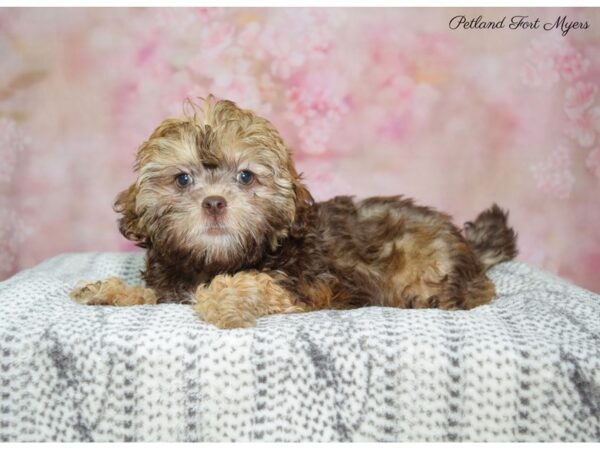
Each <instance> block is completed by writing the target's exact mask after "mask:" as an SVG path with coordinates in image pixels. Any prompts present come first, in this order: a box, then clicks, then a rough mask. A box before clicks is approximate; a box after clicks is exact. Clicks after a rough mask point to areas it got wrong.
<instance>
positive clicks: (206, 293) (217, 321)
mask: <svg viewBox="0 0 600 450" xmlns="http://www.w3.org/2000/svg"><path fill="white" fill-rule="evenodd" d="M196 301H197V304H196V306H195V309H196V311H197V312H198V313H199V314H200V316H201V317H202V318H203V319H204V320H205V321H206V322H209V323H212V324H213V325H216V326H217V327H219V328H245V327H251V326H253V325H254V324H255V323H256V319H257V318H258V317H262V316H266V315H268V314H277V313H295V312H302V311H304V308H302V307H301V306H299V305H296V304H295V302H294V298H293V296H292V295H291V294H290V293H289V292H288V291H286V290H285V289H284V288H282V287H281V286H279V285H277V284H276V282H275V280H274V279H273V278H272V277H271V276H270V275H268V274H266V273H259V272H256V271H247V272H238V273H236V274H235V275H233V276H231V275H217V276H216V277H215V278H213V280H212V282H211V283H210V285H209V286H206V285H201V286H199V287H198V289H197V290H196Z"/></svg>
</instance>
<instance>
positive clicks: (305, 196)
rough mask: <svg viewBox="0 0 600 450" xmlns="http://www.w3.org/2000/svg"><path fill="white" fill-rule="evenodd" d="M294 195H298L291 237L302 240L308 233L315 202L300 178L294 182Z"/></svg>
mask: <svg viewBox="0 0 600 450" xmlns="http://www.w3.org/2000/svg"><path fill="white" fill-rule="evenodd" d="M294 193H295V194H296V213H295V216H294V222H292V226H291V228H290V235H291V236H292V237H293V238H300V237H302V236H304V234H305V233H306V230H307V227H308V219H309V216H310V213H311V210H312V207H313V205H314V203H315V200H314V199H313V197H312V195H310V192H309V191H308V189H307V188H306V186H305V185H304V184H303V183H301V182H300V177H297V178H296V181H294Z"/></svg>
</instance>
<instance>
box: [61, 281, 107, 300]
mask: <svg viewBox="0 0 600 450" xmlns="http://www.w3.org/2000/svg"><path fill="white" fill-rule="evenodd" d="M101 287H102V281H96V282H95V283H90V282H89V281H80V282H79V283H77V284H76V285H75V287H74V288H73V289H72V290H71V292H69V297H71V299H73V300H74V301H76V302H77V303H81V304H82V305H105V304H106V302H102V301H101V300H102V298H101V297H99V296H98V293H99V292H100V289H101Z"/></svg>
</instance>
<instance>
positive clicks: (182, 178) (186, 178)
mask: <svg viewBox="0 0 600 450" xmlns="http://www.w3.org/2000/svg"><path fill="white" fill-rule="evenodd" d="M175 182H176V183H177V186H179V187H182V188H184V187H186V186H189V185H190V184H192V177H191V176H190V175H188V174H187V173H180V174H179V175H177V177H176V178H175Z"/></svg>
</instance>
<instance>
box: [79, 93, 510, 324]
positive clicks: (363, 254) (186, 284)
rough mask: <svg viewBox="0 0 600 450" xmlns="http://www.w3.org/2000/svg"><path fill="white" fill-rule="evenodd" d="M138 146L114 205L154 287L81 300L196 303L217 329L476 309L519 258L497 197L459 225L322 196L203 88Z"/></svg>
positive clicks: (263, 135)
mask: <svg viewBox="0 0 600 450" xmlns="http://www.w3.org/2000/svg"><path fill="white" fill-rule="evenodd" d="M202 109H203V110H202V111H201V112H200V113H198V114H196V113H194V115H193V117H187V118H183V119H167V120H165V121H164V122H163V123H162V124H161V125H160V126H159V127H158V128H157V129H156V130H155V131H154V133H152V135H151V136H150V139H148V140H147V141H146V142H145V143H144V144H143V145H142V146H141V147H140V149H139V151H138V155H137V164H136V171H137V173H138V177H137V180H136V182H135V183H133V184H132V185H131V186H130V187H129V188H128V189H126V190H125V191H123V192H121V193H120V194H119V196H118V198H117V201H116V203H115V210H116V211H117V212H118V213H120V214H121V218H120V220H119V228H120V230H121V233H123V235H124V236H125V237H127V238H128V239H130V240H132V241H134V242H136V243H137V245H139V246H140V247H144V248H146V249H147V253H146V258H147V265H146V270H145V271H144V272H143V277H144V280H145V281H146V284H147V287H146V288H144V287H141V286H127V285H125V284H124V283H123V282H122V281H121V280H119V279H117V278H110V279H108V280H104V281H99V282H95V283H91V284H80V285H78V286H77V287H76V288H75V289H74V290H73V291H72V292H71V296H72V298H74V299H75V300H76V301H78V302H81V303H86V304H110V305H132V304H144V303H156V302H158V303H160V302H179V303H193V304H195V308H196V310H197V311H198V312H199V314H200V316H201V317H202V318H203V319H204V320H206V321H208V322H210V323H213V324H215V325H216V326H218V327H222V328H234V327H248V326H252V325H254V323H255V321H256V319H257V318H258V317H261V316H264V315H267V314H276V313H289V312H302V311H312V310H317V309H324V308H336V309H343V308H356V307H360V306H369V305H378V306H394V307H399V308H442V309H469V308H474V307H476V306H478V305H483V304H485V303H488V302H490V300H492V298H493V297H494V293H495V292H494V285H493V284H492V282H491V281H490V280H489V279H488V277H487V276H486V274H485V273H486V270H487V269H488V268H489V267H491V266H492V265H494V264H497V263H499V262H502V261H507V260H510V259H512V258H513V257H514V256H515V255H516V254H517V249H516V242H515V241H516V238H515V233H514V232H513V230H512V229H511V228H509V227H508V225H507V215H506V213H504V212H502V210H500V208H498V207H497V206H495V205H494V206H492V207H491V208H490V209H488V210H487V211H484V212H483V213H481V214H480V215H479V216H478V217H477V219H476V220H475V221H474V222H469V223H467V224H466V226H465V230H464V235H463V234H461V232H460V230H459V229H458V228H456V227H455V226H454V225H453V224H452V223H451V222H450V217H449V216H447V215H445V214H441V213H438V212H435V211H434V210H432V209H429V208H424V207H421V206H416V205H414V203H413V201H412V200H410V199H405V198H402V197H400V196H396V197H374V198H368V199H365V200H361V201H357V200H354V199H353V198H352V197H336V198H334V199H332V200H329V201H326V202H322V203H315V202H314V201H313V198H312V196H311V195H310V193H309V192H308V190H307V188H306V186H304V184H302V182H301V180H300V177H299V175H298V173H297V172H296V169H295V167H294V163H293V160H292V155H291V153H290V150H289V149H288V148H287V147H286V145H285V143H284V142H283V140H282V139H281V136H280V135H279V133H278V132H277V130H276V129H275V128H274V127H273V125H271V123H269V122H268V121H267V120H265V119H263V118H261V117H258V116H256V115H255V114H253V113H252V112H250V111H247V110H243V109H240V108H238V107H237V106H236V105H235V104H234V103H232V102H230V101H215V100H214V99H213V98H212V97H209V99H208V100H207V101H205V102H204V106H203V108H202Z"/></svg>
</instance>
